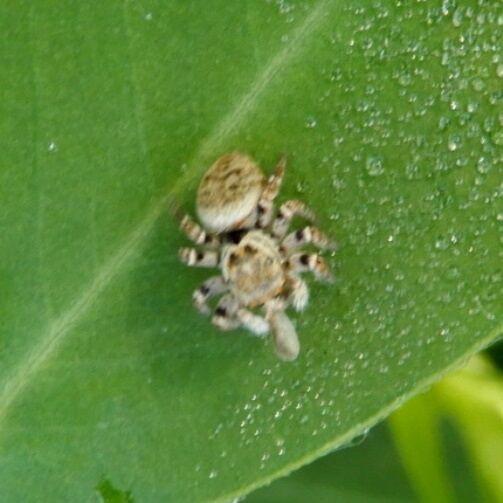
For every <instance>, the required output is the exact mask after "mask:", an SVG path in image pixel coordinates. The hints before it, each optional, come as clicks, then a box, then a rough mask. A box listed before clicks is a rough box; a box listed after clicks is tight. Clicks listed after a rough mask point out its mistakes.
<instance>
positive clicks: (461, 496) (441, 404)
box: [389, 356, 503, 502]
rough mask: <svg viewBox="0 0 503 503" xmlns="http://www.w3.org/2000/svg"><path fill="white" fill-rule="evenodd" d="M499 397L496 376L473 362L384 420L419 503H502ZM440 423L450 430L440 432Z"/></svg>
mask: <svg viewBox="0 0 503 503" xmlns="http://www.w3.org/2000/svg"><path fill="white" fill-rule="evenodd" d="M502 397H503V380H502V377H501V373H500V372H498V370H497V369H496V368H494V367H492V365H491V364H490V363H489V362H488V361H486V360H484V359H483V358H482V357H480V356H478V357H474V358H472V359H471V360H470V362H469V364H468V365H467V366H466V367H464V368H462V369H461V370H458V371H456V372H453V373H452V374H450V375H449V376H447V377H445V378H444V379H442V380H441V381H440V382H439V383H437V384H435V386H433V387H432V389H431V390H430V391H429V392H428V393H426V394H424V395H420V396H418V397H416V398H414V399H413V400H411V401H409V402H408V403H407V404H406V405H404V406H403V407H401V408H400V409H399V410H398V411H396V412H394V413H393V414H392V415H391V416H390V419H389V422H390V425H391V431H392V433H393V437H394V440H395V442H396V445H397V448H398V451H399V452H400V455H401V457H402V459H403V462H404V466H405V468H406V469H407V472H408V474H409V477H410V479H411V482H412V483H413V485H414V486H415V489H416V491H417V494H418V496H419V497H420V500H421V501H425V502H428V501H431V502H436V501H500V500H501V499H502V498H503V483H502V482H501V466H502V465H503V399H502ZM446 419H448V420H449V423H450V425H451V427H450V430H449V429H446V428H445V427H444V426H445V425H446ZM447 426H449V424H447ZM446 433H450V435H447V434H446ZM452 433H454V434H455V436H454V435H453V434H452ZM455 437H458V440H457V441H454V442H453V441H452V440H453V439H454V440H455ZM459 440H463V442H460V441H459ZM460 447H462V448H461V449H460ZM463 451H466V453H469V454H470V457H469V459H470V463H469V467H468V470H467V469H466V468H465V467H464V466H463V465H462V463H460V461H462V459H463V457H465V458H466V455H465V452H463ZM472 472H474V473H475V474H476V475H477V476H478V479H479V483H478V484H476V483H475V481H474V480H473V479H474V478H475V477H473V473H472ZM477 486H478V487H477Z"/></svg>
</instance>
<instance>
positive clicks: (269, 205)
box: [179, 152, 334, 360]
mask: <svg viewBox="0 0 503 503" xmlns="http://www.w3.org/2000/svg"><path fill="white" fill-rule="evenodd" d="M285 166H286V158H285V157H282V158H281V159H280V161H279V162H278V164H277V166H276V169H275V172H274V174H273V175H271V176H270V177H269V179H267V180H266V178H265V177H264V175H263V173H262V171H261V170H260V168H259V167H258V166H257V165H256V164H255V162H254V161H253V160H252V159H250V157H248V156H247V155H244V154H242V153H239V152H233V153H230V154H226V155H224V156H222V157H220V158H219V159H218V160H217V161H216V162H215V163H214V164H213V165H212V166H211V167H210V169H209V170H208V172H207V173H206V174H205V175H204V177H203V179H202V181H201V184H200V186H199V190H198V194H197V203H196V206H197V213H198V216H199V219H200V221H201V223H202V225H203V227H201V226H199V225H198V224H197V223H195V222H194V221H193V220H192V219H191V218H190V217H189V216H188V215H186V216H185V217H184V218H183V220H182V222H181V226H180V227H181V229H182V230H183V231H184V233H185V234H186V235H187V237H188V238H189V239H191V240H192V241H194V242H195V243H196V244H198V245H201V246H202V249H201V250H197V249H194V248H181V249H180V251H179V255H180V258H181V260H182V261H183V262H184V263H185V264H187V265H189V266H197V267H219V268H220V270H221V274H220V275H219V276H213V277H211V278H209V279H208V280H206V281H205V282H204V283H203V284H202V285H201V286H200V287H199V288H198V289H197V290H195V291H194V294H193V300H194V305H195V306H196V308H197V309H198V310H199V311H200V312H202V313H205V314H209V313H210V308H209V306H208V299H209V298H210V297H212V296H214V295H220V294H224V295H223V297H222V298H221V299H220V301H219V302H218V304H217V307H216V309H215V312H214V315H213V317H212V322H213V323H214V324H215V325H216V326H218V327H220V328H221V329H223V330H230V329H234V328H237V327H239V326H243V327H246V328H247V329H248V330H250V331H251V332H252V333H254V334H256V335H259V336H263V335H265V334H267V333H268V332H269V331H270V332H271V333H272V336H273V340H274V344H275V348H276V352H277V354H278V356H279V357H280V358H281V359H283V360H294V359H295V358H296V357H297V355H298V353H299V349H300V347H299V341H298V337H297V334H296V331H295V329H294V327H293V324H292V323H291V321H290V320H289V318H288V317H287V316H286V314H285V309H286V308H287V307H288V306H289V305H292V306H293V308H294V309H295V310H297V311H302V310H303V309H304V308H305V307H306V305H307V302H308V297H309V292H308V289H307V285H306V283H305V282H304V281H303V280H302V279H301V278H300V276H299V274H300V273H301V272H304V271H311V272H313V273H314V275H315V276H316V277H317V278H318V279H320V280H326V281H327V280H330V279H331V275H330V271H329V269H328V266H327V264H326V263H325V261H324V260H323V259H322V258H321V257H320V256H319V255H318V254H316V253H305V252H301V251H299V249H300V248H301V247H302V246H304V245H307V244H312V245H314V246H316V247H318V248H320V249H333V248H334V243H333V242H331V241H330V240H329V239H328V237H327V236H325V234H323V233H322V232H321V231H320V230H318V229H317V228H316V227H312V226H308V227H304V228H303V229H300V230H297V231H294V232H291V233H290V234H287V231H288V227H289V224H290V221H291V220H292V218H293V217H294V216H296V215H298V216H301V217H303V218H305V219H307V220H309V221H313V220H314V214H313V212H312V211H311V210H310V209H309V208H308V207H307V206H306V205H305V204H304V203H303V202H302V201H297V200H291V201H287V202H285V203H284V204H282V205H281V206H280V208H279V210H278V212H277V216H276V217H275V218H273V213H274V212H273V201H274V199H275V197H276V196H277V194H278V192H279V189H280V186H281V182H282V180H283V175H284V172H285ZM255 308H260V309H261V311H262V312H263V316H260V315H258V314H256V313H254V312H252V311H251V310H252V309H255Z"/></svg>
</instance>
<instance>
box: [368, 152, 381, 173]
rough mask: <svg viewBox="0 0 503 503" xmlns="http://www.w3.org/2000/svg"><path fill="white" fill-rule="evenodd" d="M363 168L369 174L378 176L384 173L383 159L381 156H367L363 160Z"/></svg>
mask: <svg viewBox="0 0 503 503" xmlns="http://www.w3.org/2000/svg"><path fill="white" fill-rule="evenodd" d="M365 168H366V169H367V173H368V174H369V175H370V176H379V175H382V174H383V173H384V167H383V161H382V158H381V157H378V156H369V157H367V161H366V162H365Z"/></svg>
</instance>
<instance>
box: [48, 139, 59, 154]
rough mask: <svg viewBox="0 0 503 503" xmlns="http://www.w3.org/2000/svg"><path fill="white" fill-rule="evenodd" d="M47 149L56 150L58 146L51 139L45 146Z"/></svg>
mask: <svg viewBox="0 0 503 503" xmlns="http://www.w3.org/2000/svg"><path fill="white" fill-rule="evenodd" d="M47 150H49V152H57V151H58V146H57V145H56V144H55V143H54V142H53V141H51V143H49V146H48V147H47Z"/></svg>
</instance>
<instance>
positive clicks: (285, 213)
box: [272, 199, 315, 238]
mask: <svg viewBox="0 0 503 503" xmlns="http://www.w3.org/2000/svg"><path fill="white" fill-rule="evenodd" d="M296 215H299V216H301V217H303V218H305V219H306V220H309V221H313V220H314V219H315V216H314V213H313V211H312V210H311V209H310V208H308V206H307V205H306V204H305V203H303V202H302V201H298V200H297V199H292V200H290V201H287V202H286V203H283V204H282V205H281V206H280V208H279V210H278V215H277V217H276V218H275V219H274V222H273V224H272V233H273V235H274V236H276V237H277V238H282V237H283V236H284V235H285V234H286V231H287V230H288V226H289V225H290V222H291V221H292V218H293V217H294V216H296Z"/></svg>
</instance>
